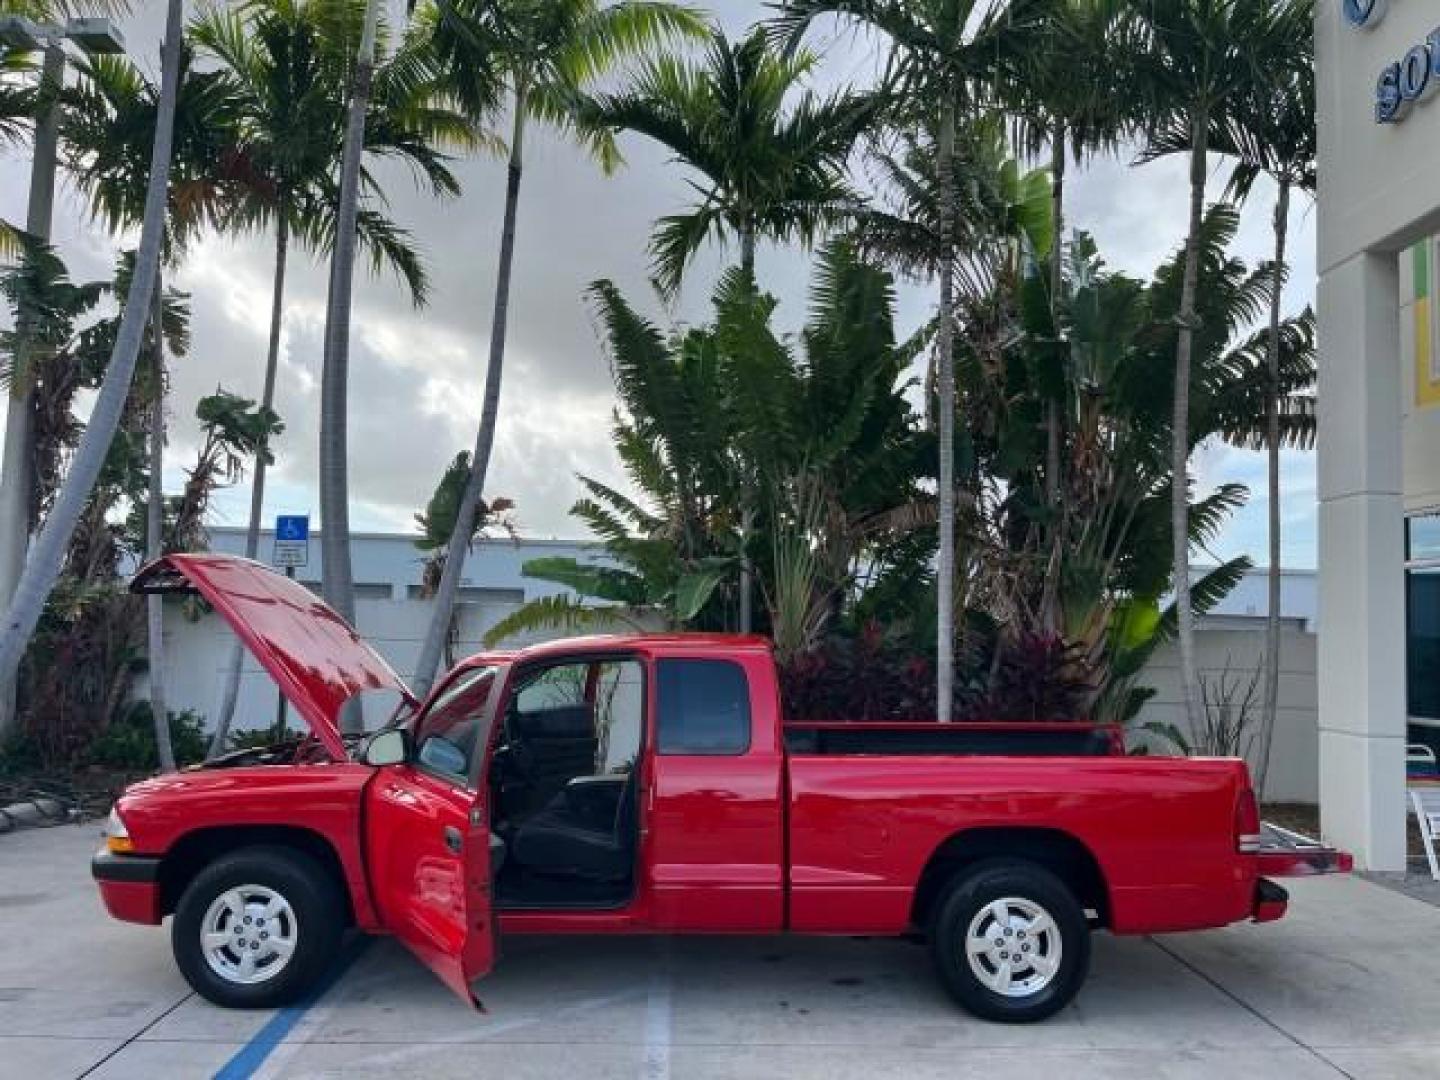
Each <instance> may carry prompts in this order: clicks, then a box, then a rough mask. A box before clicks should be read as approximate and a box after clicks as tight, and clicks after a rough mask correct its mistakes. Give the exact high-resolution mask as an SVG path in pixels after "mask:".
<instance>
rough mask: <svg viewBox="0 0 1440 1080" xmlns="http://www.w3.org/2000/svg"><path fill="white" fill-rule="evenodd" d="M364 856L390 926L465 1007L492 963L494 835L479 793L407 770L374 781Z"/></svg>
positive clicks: (402, 767) (387, 771)
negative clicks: (462, 999)
mask: <svg viewBox="0 0 1440 1080" xmlns="http://www.w3.org/2000/svg"><path fill="white" fill-rule="evenodd" d="M366 855H367V857H368V860H369V863H370V867H371V872H372V883H373V887H374V889H375V893H376V900H377V904H378V906H379V909H380V915H381V918H382V919H383V920H384V923H385V926H386V928H387V929H389V930H390V931H391V932H392V933H394V935H395V936H396V937H397V938H398V939H399V940H400V941H401V942H402V943H403V944H404V945H405V946H406V947H407V948H408V949H409V950H410V951H411V952H413V953H414V954H415V955H416V957H418V958H419V960H420V962H421V963H423V964H424V965H425V966H426V967H428V968H430V969H431V970H432V971H434V972H435V974H436V975H438V976H439V977H440V979H441V981H443V982H444V983H445V985H447V986H449V987H450V988H451V989H452V990H454V991H455V992H456V993H457V994H459V995H460V996H461V997H463V998H464V999H465V1000H466V1001H467V1002H471V1003H473V1002H474V995H473V993H472V991H471V989H470V983H471V982H472V981H473V980H475V979H477V978H479V977H480V976H481V975H484V974H485V973H486V972H488V971H489V970H490V968H491V966H492V965H493V964H494V961H495V932H494V929H495V928H494V926H493V922H492V918H491V913H490V829H489V826H488V825H487V824H486V818H485V813H484V807H483V806H482V805H481V803H480V800H479V799H478V798H477V796H476V795H475V793H474V792H472V791H468V790H465V789H463V788H460V787H456V786H455V785H453V784H451V783H450V782H448V781H446V780H443V779H441V778H439V777H435V776H432V775H430V774H428V773H426V772H424V771H422V770H420V769H417V768H414V767H412V766H409V765H396V766H391V767H389V768H386V769H383V770H381V771H380V773H379V774H378V775H377V776H376V777H375V778H374V780H372V781H371V784H370V787H369V801H368V806H367V815H366Z"/></svg>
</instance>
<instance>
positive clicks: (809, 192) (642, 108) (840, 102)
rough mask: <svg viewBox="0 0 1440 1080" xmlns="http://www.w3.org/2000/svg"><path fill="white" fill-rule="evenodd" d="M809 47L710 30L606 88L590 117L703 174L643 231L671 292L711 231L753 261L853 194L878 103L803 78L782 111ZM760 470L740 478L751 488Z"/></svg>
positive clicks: (743, 565) (821, 223)
mask: <svg viewBox="0 0 1440 1080" xmlns="http://www.w3.org/2000/svg"><path fill="white" fill-rule="evenodd" d="M815 64H816V58H815V57H814V56H813V55H812V54H811V53H809V52H806V51H804V50H793V51H790V52H787V53H777V52H774V51H772V50H771V48H770V47H769V43H768V41H767V35H766V32H765V29H764V28H763V27H759V26H757V27H755V28H754V29H753V30H751V32H750V34H749V36H748V37H746V38H745V39H744V40H743V41H741V42H740V43H739V44H738V45H732V44H731V42H730V40H729V39H728V38H727V37H726V36H725V35H724V33H723V32H721V31H720V30H718V29H717V30H714V31H712V33H711V39H710V45H709V48H708V49H707V51H706V54H705V59H704V61H703V63H702V64H700V65H689V64H686V63H685V61H684V60H682V59H679V58H676V57H674V56H664V57H660V58H657V59H655V60H652V61H650V62H649V63H648V64H646V65H645V66H644V67H643V68H642V69H641V71H640V72H639V73H638V74H637V75H636V77H635V78H634V80H633V82H632V85H631V86H630V87H628V88H627V89H625V90H624V91H622V92H621V93H618V94H614V95H609V96H606V97H602V98H601V99H600V100H599V102H598V103H597V107H596V109H595V111H594V114H593V119H594V122H596V123H598V124H601V125H603V126H605V127H608V128H611V129H613V130H615V131H617V132H618V131H634V132H638V133H640V134H642V135H648V136H649V137H650V138H652V139H654V140H655V141H657V142H659V143H660V144H661V145H663V146H665V147H667V148H669V149H670V150H671V151H673V152H674V154H675V156H676V158H677V159H678V160H679V161H680V162H682V163H683V164H685V165H687V166H689V167H690V168H692V169H694V170H696V171H697V172H699V173H700V174H701V176H702V177H703V178H704V179H703V181H702V183H701V184H697V185H695V187H696V191H697V194H698V195H699V202H698V203H697V204H696V205H695V206H694V207H693V208H691V209H690V210H688V211H686V212H684V213H680V214H673V215H671V216H669V217H665V218H662V219H661V221H660V223H659V225H658V226H657V228H656V230H655V233H654V235H653V236H652V237H651V240H650V251H651V255H652V256H653V259H654V268H655V280H656V283H657V285H658V286H659V288H660V290H661V292H662V293H664V294H666V295H673V294H674V293H675V292H676V291H677V290H678V288H679V285H680V279H681V277H682V275H683V274H684V271H685V267H686V265H687V264H688V263H689V261H690V260H691V259H692V258H693V257H694V256H695V253H696V252H697V251H698V250H699V249H700V247H701V245H702V244H704V243H705V242H706V240H707V239H708V238H711V237H712V236H713V237H718V238H719V239H720V240H721V241H722V242H723V240H724V239H725V237H726V234H727V233H728V234H731V235H733V236H735V237H736V238H738V240H739V243H740V268H741V269H742V270H743V271H744V272H745V273H747V274H750V275H752V276H753V275H754V272H755V243H756V240H757V239H758V238H759V237H760V236H761V235H764V236H766V237H768V238H770V239H772V240H778V241H786V240H789V239H791V238H798V239H799V240H801V241H802V242H803V243H805V244H807V245H808V244H809V243H810V242H811V241H812V240H813V239H814V238H815V236H816V235H817V234H818V233H819V232H820V231H821V230H822V229H824V228H825V227H826V226H827V225H830V224H833V223H834V222H836V221H837V220H839V219H840V218H842V217H843V216H845V214H846V213H847V212H848V211H850V210H851V209H852V208H853V206H854V204H855V201H856V200H855V197H854V195H853V194H852V193H851V191H850V190H849V188H848V186H847V185H846V183H845V180H844V169H845V160H846V158H847V157H849V155H850V149H851V147H852V146H853V145H854V142H855V139H856V138H857V137H858V136H859V135H860V134H861V132H862V131H863V130H864V129H865V127H866V126H867V124H868V123H869V122H870V120H871V119H872V117H873V115H874V112H875V108H874V106H875V100H876V99H874V98H857V97H854V96H852V95H849V94H837V95H835V96H834V97H832V98H830V99H829V100H825V101H819V100H817V99H816V98H815V96H814V95H813V94H812V93H811V92H809V91H808V90H807V91H806V92H805V93H804V94H803V96H801V97H800V98H799V100H797V101H795V102H794V103H793V104H792V105H791V107H790V108H789V111H788V114H787V112H786V105H787V99H789V98H791V97H792V96H793V95H794V93H795V91H796V88H797V87H798V86H799V84H800V83H801V81H802V80H803V79H804V78H805V77H806V76H807V75H809V74H810V73H811V72H812V71H813V70H814V67H815ZM755 484H756V478H753V477H752V478H750V482H749V484H748V485H747V487H748V488H749V489H750V490H752V491H753V490H754V489H755ZM756 513H757V510H756V508H755V507H746V508H745V509H744V510H743V511H742V523H741V543H742V551H741V559H740V612H739V630H740V632H741V633H742V634H748V633H749V632H750V630H751V621H752V619H751V603H752V593H753V586H752V582H751V579H752V576H753V568H752V565H751V560H750V556H749V553H748V552H747V551H745V550H743V545H744V544H745V543H746V542H747V541H748V539H749V536H750V534H751V532H752V531H753V523H754V520H755V517H756Z"/></svg>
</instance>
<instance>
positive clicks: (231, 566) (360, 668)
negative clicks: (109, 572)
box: [130, 554, 414, 761]
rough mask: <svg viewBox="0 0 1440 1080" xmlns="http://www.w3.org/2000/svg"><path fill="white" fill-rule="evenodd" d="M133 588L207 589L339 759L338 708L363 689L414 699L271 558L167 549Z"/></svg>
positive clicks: (342, 753) (342, 745)
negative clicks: (181, 552) (269, 560)
mask: <svg viewBox="0 0 1440 1080" xmlns="http://www.w3.org/2000/svg"><path fill="white" fill-rule="evenodd" d="M130 590H131V591H132V592H138V593H169V592H195V593H199V594H200V595H201V596H203V597H204V598H205V599H206V600H207V601H209V603H210V606H211V607H213V608H214V609H215V610H216V611H218V612H219V613H220V615H221V616H222V617H223V618H224V619H225V621H226V622H227V623H229V624H230V628H231V629H232V630H234V631H235V633H236V635H237V636H238V637H239V638H240V640H241V641H243V642H244V643H245V646H246V647H247V648H248V649H249V650H250V651H251V652H252V653H253V654H254V656H255V659H257V660H259V661H260V664H261V666H262V667H264V668H265V670H266V671H268V672H269V673H270V677H271V678H273V679H274V680H275V682H276V684H277V685H278V686H279V687H280V692H281V693H282V694H284V695H285V697H286V698H287V699H288V700H289V701H290V704H291V705H293V706H294V708H295V711H296V712H298V713H299V714H300V715H301V717H303V718H304V720H305V722H306V724H308V725H309V727H310V731H311V732H312V733H313V734H314V735H315V737H316V738H317V739H319V740H320V741H321V742H322V743H323V744H324V745H325V749H327V750H328V751H330V753H331V754H332V755H333V756H334V757H335V760H337V761H344V760H345V758H346V753H345V743H344V741H343V740H342V739H341V738H340V710H341V707H342V706H343V705H344V704H345V702H346V701H347V700H349V699H350V698H352V697H354V696H355V695H356V694H358V693H360V692H361V691H364V690H395V691H397V692H399V693H400V694H402V695H403V696H404V697H405V698H406V699H407V700H409V701H411V702H413V701H414V696H413V695H412V694H411V693H410V691H409V690H408V689H407V688H406V686H405V684H404V683H403V682H401V681H400V678H399V676H398V675H396V674H395V672H394V671H392V670H391V668H390V665H389V664H387V663H386V662H385V661H384V660H383V659H381V657H380V654H379V653H377V652H376V651H375V650H374V649H372V648H370V646H369V645H367V644H365V642H364V641H362V640H361V638H360V635H359V634H357V633H356V632H355V631H354V629H352V628H351V626H350V624H349V623H347V622H346V621H345V620H344V619H342V618H341V617H340V616H339V615H337V614H336V613H335V612H334V611H333V610H332V609H331V608H330V607H329V606H327V605H326V604H325V603H324V601H322V600H321V599H320V598H319V597H318V596H315V595H314V594H313V593H312V592H310V590H309V589H307V588H305V586H303V585H301V584H300V583H299V582H297V581H295V580H293V579H291V578H286V577H284V576H282V575H280V574H277V573H276V572H275V571H274V570H271V569H270V568H269V567H268V566H263V565H261V564H260V563H257V562H254V561H252V560H250V559H242V558H240V557H239V556H237V555H210V554H206V555H167V556H165V557H164V558H161V559H156V560H155V561H154V562H152V563H148V564H147V565H145V566H143V567H141V568H140V572H139V573H138V574H136V575H135V579H134V581H132V582H131V583H130Z"/></svg>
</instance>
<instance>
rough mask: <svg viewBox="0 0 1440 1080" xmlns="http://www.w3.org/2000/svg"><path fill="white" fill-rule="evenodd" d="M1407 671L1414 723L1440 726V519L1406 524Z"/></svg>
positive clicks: (1427, 516) (1429, 517) (1420, 518)
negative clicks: (1420, 722)
mask: <svg viewBox="0 0 1440 1080" xmlns="http://www.w3.org/2000/svg"><path fill="white" fill-rule="evenodd" d="M1405 670H1406V699H1407V703H1408V709H1407V711H1408V712H1409V714H1410V718H1411V720H1418V721H1422V722H1426V723H1425V726H1427V727H1428V726H1431V724H1436V725H1440V514H1425V515H1421V516H1417V517H1412V518H1409V519H1407V520H1406V522H1405Z"/></svg>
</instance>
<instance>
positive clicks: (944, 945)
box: [930, 859, 1090, 1024]
mask: <svg viewBox="0 0 1440 1080" xmlns="http://www.w3.org/2000/svg"><path fill="white" fill-rule="evenodd" d="M1002 899H1014V900H1018V901H1022V902H1024V903H1026V904H1029V905H1034V906H1038V907H1039V908H1041V909H1043V910H1044V913H1045V914H1048V915H1049V916H1050V920H1051V921H1052V922H1053V923H1054V926H1055V927H1056V931H1055V933H1054V934H1053V935H1052V936H1051V937H1050V938H1046V939H1045V941H1044V942H1043V946H1044V948H1046V949H1049V950H1051V952H1050V955H1052V956H1053V955H1054V953H1053V948H1054V945H1053V944H1052V942H1053V941H1054V940H1056V939H1058V945H1059V963H1058V965H1057V967H1056V970H1055V971H1054V973H1053V974H1052V975H1050V976H1049V979H1048V981H1044V975H1043V974H1042V973H1041V970H1040V967H1039V966H1030V965H1032V964H1034V961H1033V960H1031V955H1032V953H1031V950H1030V949H1026V950H1025V953H1024V954H1020V955H1023V957H1024V959H1022V960H1021V962H1020V965H1013V966H1011V967H1010V968H1009V970H1012V971H1015V972H1017V973H1024V972H1028V973H1029V974H1027V975H1024V976H1023V977H1022V979H1021V984H1019V985H1016V988H1015V993H1016V996H1007V995H1006V994H1004V993H1001V992H999V991H998V990H996V989H994V988H992V987H991V986H989V985H987V984H986V982H984V981H982V979H981V977H980V975H979V974H977V972H976V970H975V968H974V967H972V962H971V960H970V959H969V957H968V956H967V942H966V939H967V936H968V934H969V931H970V927H971V924H972V922H974V921H975V920H976V919H977V918H980V919H981V922H980V927H979V928H980V929H985V928H986V927H987V926H990V927H993V926H995V925H996V924H995V923H994V922H992V921H988V920H990V919H993V916H982V915H981V912H982V911H986V910H987V909H988V908H989V907H990V905H991V904H993V903H994V902H995V901H997V900H1002ZM1015 910H1016V911H1017V912H1019V910H1020V909H1018V908H1017V909H1015ZM1015 932H1016V933H1020V934H1021V936H1022V937H1023V936H1024V934H1023V931H1019V930H1017V931H1015ZM986 937H987V940H988V935H986ZM1002 940H1007V939H1006V938H1001V937H999V936H997V938H996V945H997V948H998V947H999V942H1000V941H1002ZM1030 943H1031V945H1032V947H1034V948H1035V949H1036V953H1035V954H1033V955H1036V956H1040V950H1041V948H1042V946H1041V945H1037V944H1036V943H1035V942H1034V939H1033V937H1032V938H1031V939H1030ZM1017 944H1020V943H1019V942H1018V941H1017V940H1016V939H1014V938H1013V937H1010V938H1009V939H1008V940H1007V945H1006V946H1005V948H1006V950H1007V951H1006V952H1005V954H1004V955H1007V956H1010V955H1017V954H1015V953H1014V952H1013V949H1014V947H1016V945H1017ZM1021 947H1023V945H1021ZM930 955H931V958H932V959H933V960H934V962H935V968H936V971H937V972H938V973H939V976H940V982H941V983H942V984H943V985H944V987H945V989H946V990H947V991H948V992H949V994H950V996H951V997H953V998H954V999H955V1000H956V1001H957V1002H958V1003H959V1004H960V1006H961V1007H962V1008H964V1009H965V1010H966V1011H968V1012H970V1013H973V1014H974V1015H975V1016H978V1017H980V1018H981V1019H983V1020H998V1021H1001V1022H1003V1023H1009V1024H1026V1023H1033V1022H1034V1021H1036V1020H1044V1019H1045V1018H1046V1017H1047V1016H1051V1015H1053V1014H1054V1013H1056V1012H1058V1011H1060V1010H1061V1009H1063V1008H1064V1007H1065V1006H1066V1005H1068V1004H1069V1003H1070V1000H1071V999H1072V998H1073V997H1074V996H1075V994H1076V993H1077V992H1078V991H1079V989H1080V986H1081V984H1082V983H1084V981H1085V976H1086V974H1087V973H1088V971H1089V969H1090V926H1089V923H1088V922H1087V921H1086V918H1085V911H1084V909H1083V908H1082V907H1081V906H1080V903H1079V901H1077V900H1076V899H1075V894H1074V893H1073V892H1071V891H1070V889H1069V887H1068V886H1067V885H1066V884H1065V883H1064V882H1063V881H1061V880H1060V879H1059V878H1058V877H1056V876H1055V875H1054V874H1053V873H1051V872H1050V871H1049V870H1046V869H1045V868H1044V867H1042V866H1037V865H1036V864H1034V863H1031V862H1026V861H1024V860H1020V859H987V860H985V861H984V862H981V863H977V864H975V865H974V866H971V867H967V868H966V869H965V870H963V871H961V872H960V873H958V874H956V875H955V877H954V878H952V879H951V881H950V883H949V884H948V885H947V886H946V887H945V890H944V892H942V893H941V895H940V897H939V898H938V900H937V901H936V904H935V908H934V917H933V919H932V922H931V927H930ZM1041 958H1042V959H1043V957H1041ZM974 963H975V965H977V966H979V967H980V968H981V969H982V970H984V971H985V972H986V973H987V974H990V975H992V976H997V975H998V969H999V968H1000V966H1001V964H1000V962H998V961H997V960H996V959H995V956H994V954H989V953H987V954H986V955H984V956H981V957H977V958H976V960H975V961H974ZM1025 981H1035V982H1037V984H1039V985H1037V988H1036V989H1035V990H1033V991H1030V992H1025V991H1024V987H1023V983H1024V982H1025Z"/></svg>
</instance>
